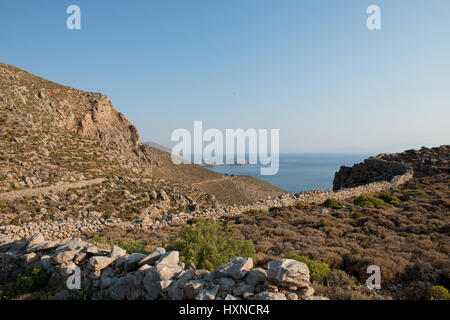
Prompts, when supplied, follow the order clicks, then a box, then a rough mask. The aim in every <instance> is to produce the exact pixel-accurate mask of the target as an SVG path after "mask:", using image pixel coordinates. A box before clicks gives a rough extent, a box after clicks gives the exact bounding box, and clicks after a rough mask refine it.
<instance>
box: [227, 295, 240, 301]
mask: <svg viewBox="0 0 450 320" xmlns="http://www.w3.org/2000/svg"><path fill="white" fill-rule="evenodd" d="M224 300H242V299H241V298H238V297H235V296H232V295H231V294H227V296H226V297H225V299H224Z"/></svg>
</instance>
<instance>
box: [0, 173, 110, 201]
mask: <svg viewBox="0 0 450 320" xmlns="http://www.w3.org/2000/svg"><path fill="white" fill-rule="evenodd" d="M103 181H105V178H97V179H92V180H82V181H77V182H60V183H57V184H54V185H52V186H48V187H40V188H34V189H24V190H16V191H10V192H5V193H0V200H15V199H17V198H22V197H33V196H40V195H46V194H48V193H49V192H50V191H53V192H65V191H67V190H68V189H71V188H82V187H86V186H90V185H93V184H99V183H102V182H103Z"/></svg>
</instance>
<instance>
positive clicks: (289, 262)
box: [267, 259, 310, 287]
mask: <svg viewBox="0 0 450 320" xmlns="http://www.w3.org/2000/svg"><path fill="white" fill-rule="evenodd" d="M267 274H268V277H269V280H271V281H273V282H275V283H277V284H279V285H282V286H285V287H293V286H294V287H307V286H309V284H310V283H309V269H308V267H307V266H306V264H304V263H303V262H299V261H297V260H294V259H280V260H276V261H271V262H269V265H268V269H267Z"/></svg>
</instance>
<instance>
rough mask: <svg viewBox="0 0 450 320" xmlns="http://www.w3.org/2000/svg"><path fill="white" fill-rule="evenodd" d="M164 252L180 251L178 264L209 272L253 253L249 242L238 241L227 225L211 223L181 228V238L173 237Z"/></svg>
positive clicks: (203, 220) (253, 249)
mask: <svg viewBox="0 0 450 320" xmlns="http://www.w3.org/2000/svg"><path fill="white" fill-rule="evenodd" d="M167 250H176V251H179V252H180V260H181V261H183V262H184V263H186V264H190V263H194V265H195V266H196V267H198V268H202V269H207V270H211V271H212V270H215V269H216V268H217V267H218V266H219V265H221V264H223V263H225V262H227V261H229V260H230V259H232V258H234V257H236V256H244V257H245V256H247V257H248V256H251V255H252V254H254V253H255V247H254V246H253V243H252V242H251V241H244V240H241V239H239V238H237V236H236V234H235V233H234V232H232V231H231V229H230V226H229V225H228V224H221V223H215V222H214V221H212V220H210V219H199V220H197V221H196V223H195V224H192V225H185V226H183V229H182V230H181V234H180V238H179V239H177V238H174V237H172V238H171V239H170V242H169V246H168V247H167Z"/></svg>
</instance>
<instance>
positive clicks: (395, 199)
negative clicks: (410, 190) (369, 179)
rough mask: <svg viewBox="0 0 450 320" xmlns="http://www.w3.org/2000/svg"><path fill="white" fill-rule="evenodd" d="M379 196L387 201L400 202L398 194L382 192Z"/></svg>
mask: <svg viewBox="0 0 450 320" xmlns="http://www.w3.org/2000/svg"><path fill="white" fill-rule="evenodd" d="M377 198H378V199H381V200H383V201H384V202H386V203H392V202H397V203H398V202H400V199H399V198H397V197H396V196H393V195H390V194H387V193H382V194H380V195H378V196H377Z"/></svg>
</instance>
